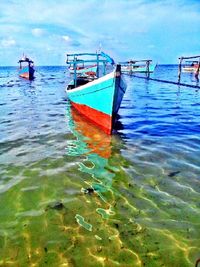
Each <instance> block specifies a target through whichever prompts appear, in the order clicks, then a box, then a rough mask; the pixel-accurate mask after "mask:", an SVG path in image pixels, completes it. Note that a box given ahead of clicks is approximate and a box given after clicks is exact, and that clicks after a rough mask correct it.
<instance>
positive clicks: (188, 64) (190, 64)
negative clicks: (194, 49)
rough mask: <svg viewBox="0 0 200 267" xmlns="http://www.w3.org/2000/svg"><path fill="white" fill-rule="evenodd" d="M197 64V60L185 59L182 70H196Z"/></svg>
mask: <svg viewBox="0 0 200 267" xmlns="http://www.w3.org/2000/svg"><path fill="white" fill-rule="evenodd" d="M198 66H199V62H198V61H197V60H192V61H191V60H190V61H186V62H185V65H183V67H182V70H183V72H196V71H197V69H198Z"/></svg>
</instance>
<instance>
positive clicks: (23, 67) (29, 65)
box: [18, 56, 35, 80]
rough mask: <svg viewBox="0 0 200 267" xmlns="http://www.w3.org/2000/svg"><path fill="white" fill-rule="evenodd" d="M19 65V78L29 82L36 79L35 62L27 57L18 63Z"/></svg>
mask: <svg viewBox="0 0 200 267" xmlns="http://www.w3.org/2000/svg"><path fill="white" fill-rule="evenodd" d="M18 63H19V64H20V65H19V76H20V77H22V78H25V79H28V80H33V79H34V72H35V70H34V62H33V61H32V60H31V59H29V58H28V57H26V56H23V57H22V59H20V60H19V62H18Z"/></svg>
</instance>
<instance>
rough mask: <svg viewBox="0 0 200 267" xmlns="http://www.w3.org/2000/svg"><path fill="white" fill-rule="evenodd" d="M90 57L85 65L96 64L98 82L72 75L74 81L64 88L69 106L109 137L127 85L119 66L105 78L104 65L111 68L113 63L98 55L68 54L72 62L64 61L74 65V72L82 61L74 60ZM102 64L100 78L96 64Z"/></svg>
mask: <svg viewBox="0 0 200 267" xmlns="http://www.w3.org/2000/svg"><path fill="white" fill-rule="evenodd" d="M85 55H89V56H93V57H95V59H87V60H84V61H85V62H93V63H94V62H96V63H97V78H93V77H91V76H87V77H81V76H77V74H76V71H75V73H74V79H73V80H72V81H71V82H70V83H69V84H68V86H67V89H66V91H67V95H68V98H69V100H70V102H71V104H72V106H74V107H75V108H76V109H77V110H78V111H79V112H80V113H81V114H83V115H84V116H86V117H87V118H88V119H89V120H91V121H92V122H93V123H95V124H96V125H98V126H99V127H100V128H101V129H102V130H103V131H104V132H105V133H107V134H111V133H112V130H113V127H114V124H115V120H116V116H117V112H118V110H119V108H120V104H121V101H122V98H123V95H124V93H125V91H126V83H125V82H124V80H123V77H122V74H121V65H117V66H116V67H115V69H114V70H113V71H112V72H111V73H109V74H105V65H106V63H108V62H109V63H111V64H113V62H114V61H113V59H111V58H110V57H109V56H108V55H106V54H105V53H103V52H101V53H99V54H97V53H95V54H89V53H82V54H71V55H67V56H68V57H69V56H72V57H73V58H72V59H71V60H70V59H68V60H67V63H68V64H72V63H73V65H74V66H73V67H74V69H75V70H76V66H77V64H78V63H81V62H82V60H81V59H80V60H79V59H78V58H77V56H85ZM100 63H103V76H102V77H100V75H99V64H100Z"/></svg>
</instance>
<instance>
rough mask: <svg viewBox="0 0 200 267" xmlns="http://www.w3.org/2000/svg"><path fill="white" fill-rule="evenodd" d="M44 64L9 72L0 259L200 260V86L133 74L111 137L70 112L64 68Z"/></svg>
mask: <svg viewBox="0 0 200 267" xmlns="http://www.w3.org/2000/svg"><path fill="white" fill-rule="evenodd" d="M37 71H38V72H36V75H37V77H36V79H35V80H34V81H33V82H28V81H26V80H22V79H19V78H18V77H17V73H16V69H15V68H0V205H1V209H0V248H1V249H0V266H20V267H21V266H123V267H124V266H136V267H137V266H148V267H149V266H167V267H168V266H169V267H171V266H180V267H182V266H186V267H187V266H194V264H195V262H196V260H197V259H198V258H199V257H200V249H199V248H200V239H199V236H200V220H199V218H200V202H199V199H200V167H199V166H200V137H199V134H200V119H199V116H200V95H199V94H200V92H199V90H198V89H195V88H186V87H178V86H177V85H172V84H164V83H158V82H154V81H149V80H143V79H140V78H137V77H130V76H126V77H125V78H126V81H127V84H128V88H127V92H126V94H125V97H124V100H123V103H122V106H121V109H120V111H119V115H120V116H119V121H118V123H117V125H116V133H115V134H114V135H113V136H107V135H105V134H104V133H102V132H101V131H100V130H99V129H98V128H96V127H94V126H93V125H91V124H90V123H88V122H87V121H85V120H84V119H83V118H82V117H81V116H80V115H79V114H78V113H77V112H76V111H74V110H72V109H71V108H70V104H69V103H68V101H67V96H66V93H65V87H66V84H67V82H68V81H69V79H70V78H69V76H68V73H66V68H65V67H43V68H42V67H40V68H38V69H37ZM176 75H177V69H176V67H175V66H158V68H157V69H156V71H155V73H154V74H153V77H155V78H162V79H163V78H166V77H167V78H169V80H175V79H176ZM182 78H183V80H184V82H188V83H191V84H196V82H197V81H196V80H195V79H194V77H193V76H192V75H190V74H189V75H188V76H187V75H186V74H184V77H182Z"/></svg>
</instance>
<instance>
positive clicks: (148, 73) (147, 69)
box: [146, 60, 150, 78]
mask: <svg viewBox="0 0 200 267" xmlns="http://www.w3.org/2000/svg"><path fill="white" fill-rule="evenodd" d="M149 64H150V61H149V60H147V62H146V72H147V78H149V75H150V72H149Z"/></svg>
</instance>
